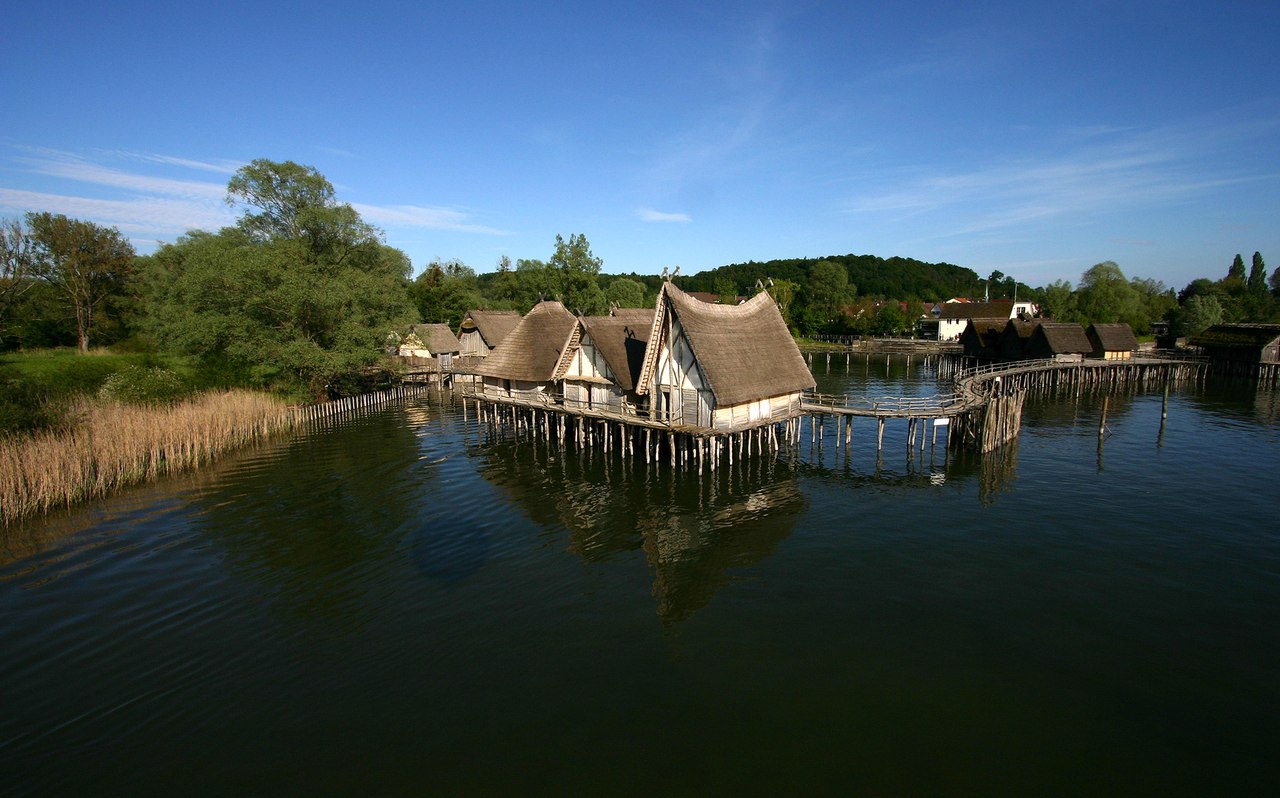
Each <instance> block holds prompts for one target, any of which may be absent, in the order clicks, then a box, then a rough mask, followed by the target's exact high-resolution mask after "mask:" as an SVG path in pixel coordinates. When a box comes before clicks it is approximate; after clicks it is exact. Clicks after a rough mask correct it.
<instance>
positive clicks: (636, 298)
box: [604, 277, 652, 308]
mask: <svg viewBox="0 0 1280 798" xmlns="http://www.w3.org/2000/svg"><path fill="white" fill-rule="evenodd" d="M604 296H605V299H606V300H607V301H608V302H609V303H610V304H616V305H617V306H618V307H620V308H643V307H647V306H649V305H651V304H652V303H651V302H648V301H647V300H646V298H645V290H644V283H642V282H640V281H638V280H632V279H630V278H627V277H615V278H614V279H612V280H610V281H609V285H607V286H606V287H605V289H604Z"/></svg>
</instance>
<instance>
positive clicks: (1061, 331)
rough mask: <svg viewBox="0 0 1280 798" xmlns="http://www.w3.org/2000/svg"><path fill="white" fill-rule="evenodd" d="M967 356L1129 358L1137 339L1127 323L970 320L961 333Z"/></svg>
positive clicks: (992, 359)
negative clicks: (1086, 323) (1081, 323)
mask: <svg viewBox="0 0 1280 798" xmlns="http://www.w3.org/2000/svg"><path fill="white" fill-rule="evenodd" d="M960 343H961V345H962V346H963V347H964V353H965V356H966V357H973V358H977V359H978V360H979V361H983V362H995V361H1006V362H1007V361H1014V360H1045V359H1052V360H1057V361H1061V362H1072V361H1080V360H1084V359H1085V358H1087V357H1092V358H1098V359H1101V360H1129V359H1131V358H1132V357H1133V354H1134V352H1135V351H1137V349H1138V339H1137V337H1136V336H1134V334H1133V328H1131V327H1130V326H1129V325H1128V324H1091V325H1090V326H1089V328H1088V329H1087V330H1086V329H1085V328H1083V327H1081V326H1080V325H1079V324H1073V323H1068V322H1054V321H1049V320H1046V319H1004V318H992V319H971V320H970V321H969V325H968V326H967V327H966V328H965V330H964V332H963V333H961V335H960Z"/></svg>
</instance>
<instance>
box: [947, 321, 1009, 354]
mask: <svg viewBox="0 0 1280 798" xmlns="http://www.w3.org/2000/svg"><path fill="white" fill-rule="evenodd" d="M1011 323H1012V322H1010V321H1009V320H1008V319H1007V318H1003V317H1001V318H995V319H969V323H968V325H966V326H965V328H964V332H962V333H960V344H961V345H962V346H963V347H964V354H965V357H976V358H978V359H979V360H997V359H999V357H1000V340H1001V337H1002V336H1003V335H1004V329H1005V325H1006V324H1011Z"/></svg>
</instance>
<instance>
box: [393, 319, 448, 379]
mask: <svg viewBox="0 0 1280 798" xmlns="http://www.w3.org/2000/svg"><path fill="white" fill-rule="evenodd" d="M458 351H459V345H458V339H457V337H456V336H455V335H454V334H453V330H451V329H449V325H447V324H415V325H413V326H412V327H410V328H409V333H408V335H406V336H405V337H404V338H403V339H402V340H401V341H400V347H399V349H398V350H397V352H396V353H397V354H398V355H400V356H401V357H409V358H434V359H435V361H436V364H437V365H438V366H439V367H440V368H442V369H447V368H450V366H451V365H452V361H453V356H454V355H456V354H458Z"/></svg>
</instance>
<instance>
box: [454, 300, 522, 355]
mask: <svg viewBox="0 0 1280 798" xmlns="http://www.w3.org/2000/svg"><path fill="white" fill-rule="evenodd" d="M519 323H520V314H519V313H517V312H515V311H514V310H471V311H468V312H467V315H466V316H464V317H463V319H462V326H461V327H460V328H459V330H458V342H459V345H460V347H461V350H460V351H461V354H462V355H463V356H464V357H485V356H487V355H488V354H489V353H490V352H492V351H493V349H494V347H496V346H497V345H498V344H500V343H502V342H503V341H504V340H505V339H506V337H507V336H508V335H509V334H510V333H511V331H512V330H514V329H515V328H516V325H517V324H519Z"/></svg>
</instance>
